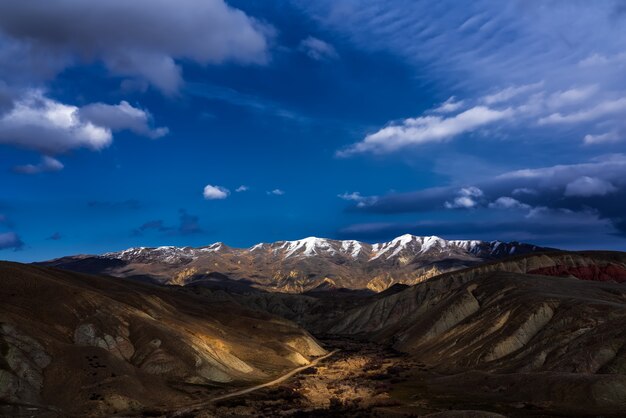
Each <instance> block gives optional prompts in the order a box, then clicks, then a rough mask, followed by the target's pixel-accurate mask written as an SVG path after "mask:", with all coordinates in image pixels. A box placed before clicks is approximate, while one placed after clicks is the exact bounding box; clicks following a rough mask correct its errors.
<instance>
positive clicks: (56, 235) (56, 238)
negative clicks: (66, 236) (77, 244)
mask: <svg viewBox="0 0 626 418" xmlns="http://www.w3.org/2000/svg"><path fill="white" fill-rule="evenodd" d="M46 239H47V240H50V241H59V240H61V239H63V235H61V233H60V232H55V233H54V234H52V235H50V236H49V237H48V238H46Z"/></svg>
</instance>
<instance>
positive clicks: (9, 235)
mask: <svg viewBox="0 0 626 418" xmlns="http://www.w3.org/2000/svg"><path fill="white" fill-rule="evenodd" d="M23 247H24V242H23V241H22V240H21V239H20V237H19V235H17V234H16V233H15V232H1V233H0V250H13V251H19V250H21V249H22V248H23Z"/></svg>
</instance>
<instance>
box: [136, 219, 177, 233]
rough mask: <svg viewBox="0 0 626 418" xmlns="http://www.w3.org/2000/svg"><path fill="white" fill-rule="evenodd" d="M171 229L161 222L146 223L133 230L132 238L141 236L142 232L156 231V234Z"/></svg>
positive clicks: (159, 220)
mask: <svg viewBox="0 0 626 418" xmlns="http://www.w3.org/2000/svg"><path fill="white" fill-rule="evenodd" d="M171 230H172V228H171V227H168V226H166V225H165V223H164V222H163V221H162V220H161V219H158V220H154V221H148V222H146V223H144V224H143V225H141V226H140V227H139V228H136V229H133V232H132V235H133V236H142V235H143V234H144V232H147V231H158V232H168V231H171Z"/></svg>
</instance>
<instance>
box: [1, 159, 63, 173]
mask: <svg viewBox="0 0 626 418" xmlns="http://www.w3.org/2000/svg"><path fill="white" fill-rule="evenodd" d="M63 167H64V166H63V163H62V162H61V161H59V160H57V159H56V158H52V157H48V156H43V157H41V162H39V163H38V164H26V165H18V166H16V167H13V171H14V172H15V173H19V174H39V173H46V172H51V171H60V170H63Z"/></svg>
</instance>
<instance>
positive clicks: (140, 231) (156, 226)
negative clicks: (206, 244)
mask: <svg viewBox="0 0 626 418" xmlns="http://www.w3.org/2000/svg"><path fill="white" fill-rule="evenodd" d="M178 213H179V221H178V226H169V225H167V224H166V223H165V221H163V220H162V219H156V220H152V221H148V222H145V223H144V224H142V225H141V226H139V227H137V228H135V229H133V230H132V231H131V236H134V237H141V236H143V235H145V234H146V233H149V232H157V233H160V234H164V235H168V236H176V235H180V236H186V235H193V234H199V233H201V232H204V229H203V228H202V227H201V226H200V218H199V217H198V216H196V215H192V214H190V213H188V212H187V211H186V210H185V209H180V210H179V211H178Z"/></svg>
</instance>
